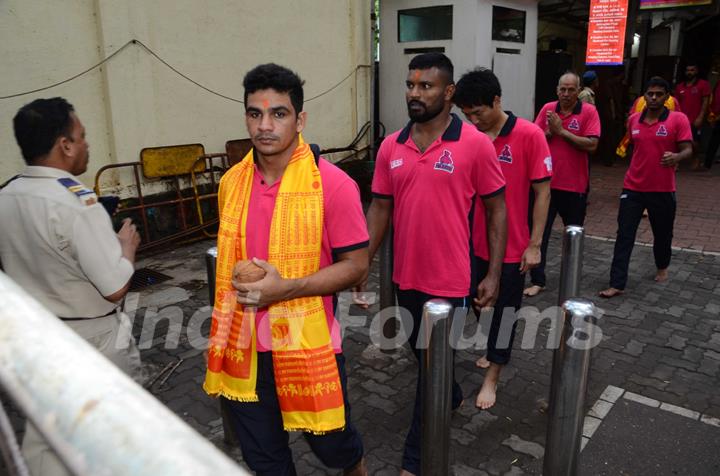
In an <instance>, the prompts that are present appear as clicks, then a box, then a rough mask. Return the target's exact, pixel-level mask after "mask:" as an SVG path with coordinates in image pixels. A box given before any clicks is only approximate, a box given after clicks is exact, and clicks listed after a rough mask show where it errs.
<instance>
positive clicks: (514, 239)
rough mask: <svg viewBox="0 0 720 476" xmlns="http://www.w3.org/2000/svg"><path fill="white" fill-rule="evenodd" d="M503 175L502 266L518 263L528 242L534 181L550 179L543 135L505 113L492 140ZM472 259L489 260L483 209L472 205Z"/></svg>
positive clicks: (548, 155) (523, 121) (548, 159)
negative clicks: (504, 224)
mask: <svg viewBox="0 0 720 476" xmlns="http://www.w3.org/2000/svg"><path fill="white" fill-rule="evenodd" d="M493 145H494V146H495V155H496V156H497V159H498V162H499V163H500V167H501V168H502V173H503V175H504V176H505V182H506V183H507V185H506V190H505V208H506V209H507V247H506V249H505V263H519V262H520V260H521V259H522V255H523V253H524V252H525V249H526V248H527V246H528V243H530V227H529V226H528V206H529V199H530V189H531V188H532V184H533V183H534V182H542V181H545V180H550V178H551V177H552V162H551V159H550V150H549V149H548V145H547V141H546V140H545V134H544V133H543V131H542V130H540V128H539V127H538V126H536V125H535V124H533V123H532V122H530V121H527V120H525V119H522V118H518V117H515V116H514V115H513V114H512V113H508V119H507V121H506V122H505V125H504V126H503V128H502V130H501V131H500V133H499V134H498V136H497V137H496V138H495V140H494V141H493ZM472 235H473V247H474V251H475V256H478V257H480V258H482V259H484V260H486V261H487V260H489V258H490V253H489V249H488V242H487V232H486V225H485V206H484V205H483V203H482V200H478V202H477V203H476V204H475V216H474V218H473V231H472Z"/></svg>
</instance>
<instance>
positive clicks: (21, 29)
mask: <svg viewBox="0 0 720 476" xmlns="http://www.w3.org/2000/svg"><path fill="white" fill-rule="evenodd" d="M0 7H2V8H0V45H2V48H0V64H2V74H1V75H0V96H9V95H12V94H16V93H20V92H24V91H29V90H32V89H36V88H40V87H44V86H47V85H49V84H52V83H55V82H58V81H61V80H64V79H67V78H69V77H71V76H73V75H75V74H77V73H79V72H81V71H83V70H85V69H87V68H88V67H90V66H92V65H94V64H96V63H98V62H99V61H100V60H101V59H102V58H104V57H107V56H108V55H110V54H112V53H114V52H115V51H117V50H118V49H119V48H121V47H122V46H123V45H125V44H126V43H127V42H128V41H130V40H132V39H137V40H140V41H141V42H142V43H143V44H145V45H147V46H148V47H149V48H150V49H152V51H154V52H155V53H156V54H157V55H158V56H160V57H161V58H163V59H164V60H165V61H167V62H168V63H169V64H170V65H172V66H173V67H174V68H176V69H177V70H178V71H180V72H182V73H183V74H185V75H187V76H188V77H190V78H191V79H192V80H194V81H196V82H198V83H200V84H202V85H204V86H206V87H207V88H209V89H212V90H214V91H217V92H218V93H221V94H223V95H225V96H229V97H231V98H236V99H240V100H241V99H242V97H243V89H242V79H243V76H244V74H245V73H246V72H247V71H248V70H249V69H251V68H252V67H254V66H256V65H257V64H260V63H267V62H275V63H279V64H282V65H285V66H288V67H290V68H291V69H293V70H295V71H296V72H298V73H299V74H300V76H301V77H302V78H303V79H304V80H305V81H306V84H305V96H306V98H307V99H309V98H312V97H314V96H316V95H318V94H321V93H323V92H326V91H327V90H329V89H330V88H332V87H333V86H336V85H338V83H340V84H339V86H337V87H336V88H335V89H333V90H332V91H330V92H328V93H327V94H325V95H324V96H322V97H320V98H317V99H314V100H310V101H308V102H307V103H306V105H305V110H306V111H308V116H309V117H308V126H307V129H306V133H305V135H306V138H307V139H308V140H309V141H312V142H317V143H319V144H321V146H323V147H340V146H343V145H347V144H348V143H350V142H351V141H352V139H353V138H354V137H355V135H356V133H357V132H358V130H359V128H360V127H361V126H362V125H363V124H364V123H365V122H366V121H367V120H369V117H370V113H371V109H370V105H369V91H370V82H369V80H370V69H369V67H368V65H369V64H370V2H369V0H312V1H307V2H287V1H282V0H262V1H259V0H251V1H250V0H245V1H242V2H239V1H233V0H224V1H223V0H155V1H152V2H148V1H142V0H122V1H119V0H72V1H71V0H61V1H53V2H46V1H39V0H6V1H4V2H2V4H1V5H0ZM343 79H345V81H343ZM53 96H63V97H65V98H66V99H68V100H69V101H70V102H71V103H73V104H74V105H75V108H76V110H77V112H78V115H79V116H80V118H81V120H82V121H83V122H84V123H85V126H86V128H87V131H88V140H89V142H90V153H91V162H90V169H89V170H88V172H87V173H86V174H85V175H84V176H83V177H82V179H83V181H84V182H85V183H87V184H91V183H92V182H93V179H94V176H95V172H96V170H97V168H99V167H100V166H102V165H105V164H110V163H117V162H131V161H136V160H138V156H139V152H140V150H141V149H142V148H143V147H152V146H160V145H170V144H183V143H194V142H200V143H202V144H204V145H205V150H206V152H208V153H211V152H222V151H224V144H225V141H227V140H229V139H237V138H244V137H247V133H246V130H245V125H244V110H243V105H242V104H239V103H237V102H233V101H231V100H228V99H225V98H221V97H218V96H216V95H214V94H211V93H210V92H207V91H205V90H203V89H201V88H200V87H198V86H196V85H194V84H192V83H191V82H189V81H188V80H187V79H184V78H183V77H181V76H180V75H178V74H177V73H175V72H173V71H172V70H170V69H169V68H168V67H167V66H165V65H163V64H162V63H161V62H160V61H158V60H157V59H156V58H154V57H153V56H152V55H151V54H150V53H149V52H148V51H146V50H145V49H144V48H142V47H141V46H140V45H138V44H131V45H128V46H127V47H125V48H124V50H123V51H121V52H120V53H119V54H117V55H116V56H114V57H113V58H112V59H111V60H109V61H108V62H107V63H106V64H105V65H104V66H102V67H101V68H98V69H95V70H93V71H91V72H89V73H87V74H85V75H83V76H81V77H79V78H77V79H75V80H73V81H70V82H68V83H66V84H64V85H61V86H58V87H55V88H52V89H49V90H47V91H43V92H38V93H33V94H30V95H25V96H22V97H17V98H11V99H0V143H2V144H3V145H4V148H3V149H4V154H3V155H4V157H3V159H2V161H0V179H3V178H7V177H10V176H11V175H13V174H15V173H17V172H18V171H19V170H21V169H22V167H23V166H24V162H23V160H22V158H21V156H20V151H19V149H18V147H17V146H16V144H15V140H14V137H13V134H12V117H13V115H14V114H15V112H16V111H17V109H18V108H19V107H21V106H22V105H23V104H26V103H27V102H30V101H32V100H33V99H35V98H38V97H53ZM108 180H109V182H108V183H106V184H105V185H107V186H112V185H117V180H118V177H117V176H108ZM120 181H121V184H122V185H123V186H125V185H127V184H128V183H130V182H129V181H130V177H129V176H125V175H123V176H122V177H120Z"/></svg>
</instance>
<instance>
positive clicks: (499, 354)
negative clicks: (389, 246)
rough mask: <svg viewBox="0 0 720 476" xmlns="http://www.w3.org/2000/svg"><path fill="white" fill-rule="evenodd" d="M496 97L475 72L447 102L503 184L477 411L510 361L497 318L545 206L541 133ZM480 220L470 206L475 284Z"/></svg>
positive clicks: (483, 235)
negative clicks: (481, 137)
mask: <svg viewBox="0 0 720 476" xmlns="http://www.w3.org/2000/svg"><path fill="white" fill-rule="evenodd" d="M501 96H502V89H501V87H500V82H499V81H498V78H497V77H496V76H495V75H494V74H493V72H492V71H490V70H489V69H485V68H478V69H476V70H474V71H470V72H469V73H466V74H464V75H463V76H462V78H460V80H459V81H458V83H457V88H456V90H455V96H454V98H453V102H454V103H455V104H456V105H457V106H458V107H459V108H460V109H461V110H462V112H463V114H465V117H466V118H467V119H468V120H469V121H470V122H472V124H473V125H474V126H475V127H477V129H478V130H479V131H481V132H484V133H485V134H486V135H487V136H488V137H489V138H490V139H491V140H492V141H493V145H494V146H495V155H496V156H497V160H498V163H499V164H500V167H501V168H502V171H503V175H504V176H505V181H506V182H507V185H506V190H505V202H506V203H505V204H506V208H507V228H508V239H507V248H506V249H505V260H504V262H503V265H502V274H501V276H500V294H499V295H498V299H497V301H496V303H495V309H494V312H493V317H492V324H491V326H490V332H489V334H488V347H487V348H488V351H487V355H486V356H485V357H482V358H480V359H479V360H478V361H477V365H478V367H481V368H487V369H488V370H487V373H486V374H485V380H484V381H483V384H482V387H481V388H480V391H479V392H478V396H477V400H476V402H475V404H476V405H477V406H478V407H479V408H482V409H483V410H485V409H488V408H490V407H492V406H493V405H494V404H495V392H496V388H497V383H498V380H499V378H500V372H501V371H502V368H503V367H504V366H505V365H507V363H508V362H509V361H510V352H511V350H512V344H513V340H514V337H515V324H516V322H517V321H515V320H514V319H512V322H506V323H503V322H502V320H503V315H507V314H504V311H505V308H508V307H509V308H512V309H513V310H514V311H515V312H517V310H518V309H520V304H521V302H522V292H523V283H524V282H525V273H526V272H527V271H528V270H530V269H532V268H534V267H536V266H537V265H539V264H540V256H541V255H540V244H541V242H542V235H543V230H544V228H545V219H546V218H547V213H548V206H549V204H550V177H551V176H552V164H551V161H550V150H549V149H548V145H547V141H546V140H545V136H544V134H543V131H542V130H541V129H540V128H539V127H537V126H536V125H535V124H533V123H532V122H530V121H527V120H525V119H522V118H519V117H516V116H515V115H513V113H512V112H505V111H503V109H502V103H501ZM531 190H532V193H533V197H534V201H533V209H532V216H533V223H532V233H531V231H530V228H529V227H528V219H527V218H528V201H529V198H530V191H531ZM485 217H486V210H485V207H484V205H483V204H482V202H479V203H477V204H476V205H475V215H474V219H473V229H472V238H473V240H472V241H473V252H474V253H475V260H476V263H477V278H478V281H481V280H482V279H483V278H484V277H485V275H486V274H487V271H488V259H489V256H490V252H489V250H490V247H489V244H488V241H487V232H486V219H485Z"/></svg>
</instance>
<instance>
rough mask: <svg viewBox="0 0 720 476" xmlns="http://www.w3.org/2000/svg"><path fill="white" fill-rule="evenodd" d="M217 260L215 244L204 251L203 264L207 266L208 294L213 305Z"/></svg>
mask: <svg viewBox="0 0 720 476" xmlns="http://www.w3.org/2000/svg"><path fill="white" fill-rule="evenodd" d="M216 262H217V246H213V247H212V248H210V249H209V250H207V251H206V252H205V266H206V267H207V277H208V294H209V297H210V301H209V302H210V305H211V306H213V305H215V266H216Z"/></svg>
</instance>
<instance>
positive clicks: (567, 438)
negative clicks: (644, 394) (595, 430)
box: [543, 298, 597, 476]
mask: <svg viewBox="0 0 720 476" xmlns="http://www.w3.org/2000/svg"><path fill="white" fill-rule="evenodd" d="M562 312H563V322H564V325H563V332H562V342H561V343H560V347H559V348H558V349H556V350H555V356H554V359H553V363H555V361H557V362H558V367H559V371H558V372H555V369H553V374H552V381H551V397H550V414H549V419H548V430H547V440H546V445H545V461H544V466H543V474H544V475H546V476H574V475H576V474H577V468H578V455H579V454H580V443H581V440H582V431H583V422H584V420H585V418H584V413H585V397H586V394H587V384H588V371H589V369H590V349H591V345H588V344H589V343H591V342H592V341H593V340H594V339H593V335H592V331H593V329H595V327H594V326H585V325H584V324H583V323H592V320H593V319H594V316H597V313H596V312H595V305H594V304H593V303H592V302H591V301H589V300H587V299H581V298H573V299H568V300H567V301H565V302H564V303H563V305H562ZM586 331H587V332H586Z"/></svg>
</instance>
